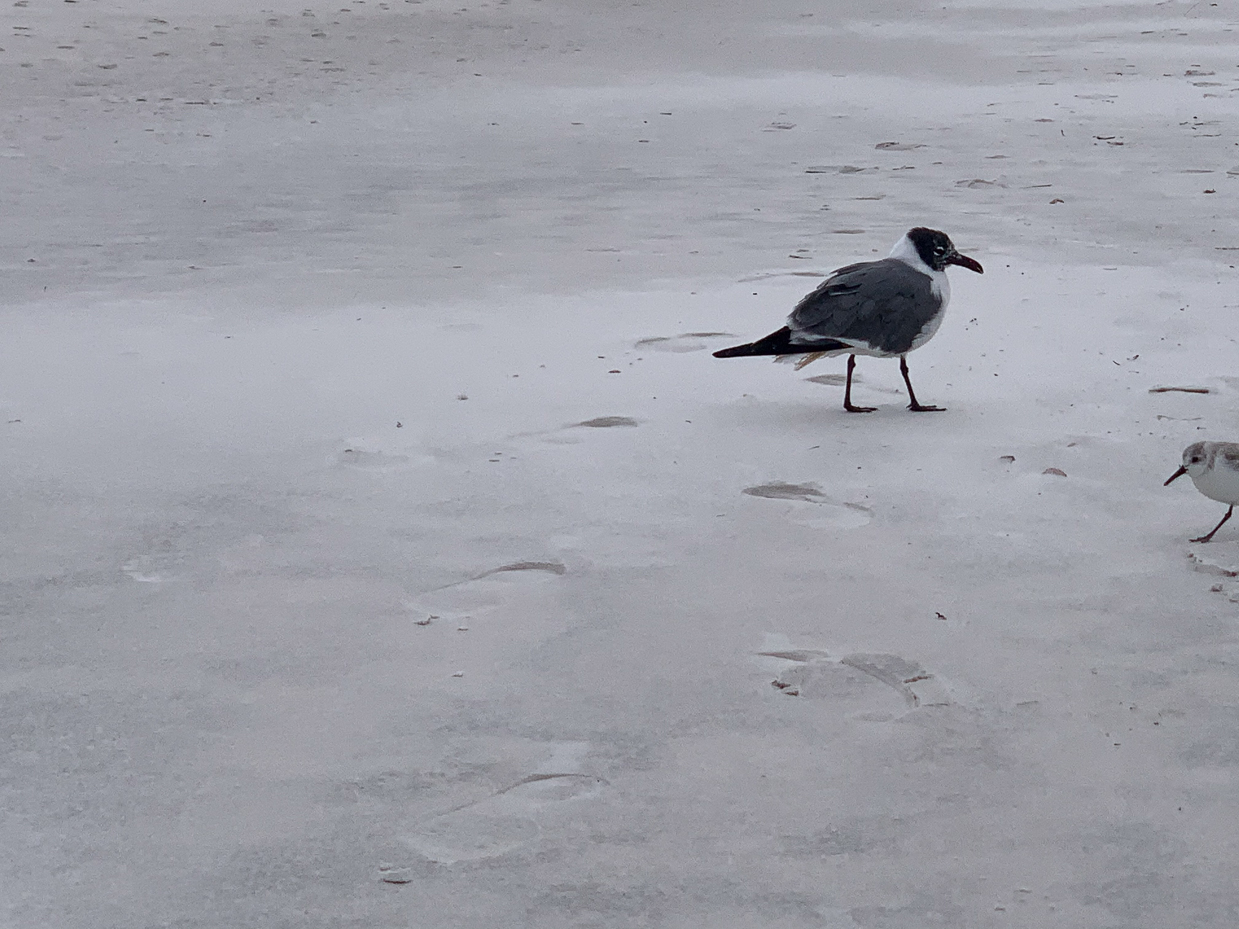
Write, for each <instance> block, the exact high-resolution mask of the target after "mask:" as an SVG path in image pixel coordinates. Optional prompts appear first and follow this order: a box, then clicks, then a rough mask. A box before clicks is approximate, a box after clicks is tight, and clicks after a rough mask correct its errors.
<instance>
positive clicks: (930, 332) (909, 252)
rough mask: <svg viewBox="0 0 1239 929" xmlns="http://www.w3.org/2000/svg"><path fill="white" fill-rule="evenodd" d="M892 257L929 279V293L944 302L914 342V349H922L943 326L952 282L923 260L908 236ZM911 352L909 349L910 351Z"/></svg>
mask: <svg viewBox="0 0 1239 929" xmlns="http://www.w3.org/2000/svg"><path fill="white" fill-rule="evenodd" d="M890 257H891V258H896V259H898V260H899V261H902V262H903V263H904V264H906V265H909V266H910V267H913V268H915V269H916V270H917V271H920V272H921V274H924V275H925V276H926V277H928V278H929V292H930V293H932V294H933V295H934V296H935V297H937V298H938V299H939V300H941V301H942V306H941V307H939V309H938V312H937V314H936V315H935V316H934V318H933V319H931V320H930V321H929V322H928V323H926V324H925V328H924V329H922V330H921V331H920V333H919V334H918V335H917V336H916V338H915V339H913V340H912V348H920V347H921V346H922V345H924V344H925V343H926V342H928V341H929V340H930V339H932V338H933V337H934V333H936V332H937V331H938V327H939V326H941V325H942V318H943V317H944V316H945V315H946V305H947V304H948V303H950V302H951V282H950V280H949V279H948V278H947V276H946V272H945V271H935V270H934V269H933V268H931V267H930V266H929V265H927V264H925V262H924V261H922V260H921V255H920V253H919V252H918V251H917V250H916V246H915V245H913V244H912V240H911V239H909V238H908V237H907V236H906V235H905V236H904V237H903V238H902V239H900V240H899V241H898V242H896V243H895V247H894V248H893V249H891V254H890ZM911 350H912V349H909V351H911Z"/></svg>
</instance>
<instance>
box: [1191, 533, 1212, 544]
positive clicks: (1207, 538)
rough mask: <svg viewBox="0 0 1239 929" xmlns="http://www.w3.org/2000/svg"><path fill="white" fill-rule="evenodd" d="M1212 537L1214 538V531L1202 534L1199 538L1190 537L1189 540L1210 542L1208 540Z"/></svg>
mask: <svg viewBox="0 0 1239 929" xmlns="http://www.w3.org/2000/svg"><path fill="white" fill-rule="evenodd" d="M1212 538H1213V533H1212V532H1210V533H1209V534H1208V535H1202V536H1200V537H1199V538H1196V539H1188V541H1189V542H1208V541H1209V540H1211V539H1212Z"/></svg>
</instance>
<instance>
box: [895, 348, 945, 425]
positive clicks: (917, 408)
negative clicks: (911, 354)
mask: <svg viewBox="0 0 1239 929" xmlns="http://www.w3.org/2000/svg"><path fill="white" fill-rule="evenodd" d="M899 373H900V374H902V375H903V382H904V383H905V384H907V385H908V399H909V400H911V401H912V402H911V403H909V404H908V409H909V410H911V411H912V412H913V413H941V412H943V411H944V410H945V409H946V407H941V406H922V405H921V404H919V403H917V402H916V394H914V393H913V392H912V380H911V379H910V378H909V377H908V359H907V356H906V355H900V356H899Z"/></svg>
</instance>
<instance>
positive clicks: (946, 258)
mask: <svg viewBox="0 0 1239 929" xmlns="http://www.w3.org/2000/svg"><path fill="white" fill-rule="evenodd" d="M906 238H907V240H908V241H909V242H910V243H912V247H913V248H915V249H916V253H917V255H919V256H920V259H921V261H923V262H925V264H926V265H928V266H929V267H930V268H933V269H934V270H935V271H945V270H946V266H947V265H959V266H960V267H962V268H967V269H968V270H969V271H976V272H977V274H984V273H985V272H984V270H983V269H982V267H981V263H980V262H979V261H976V260H975V259H972V258H969V257H968V256H967V255H961V254H960V253H959V252H958V251H956V249H955V243H954V242H952V241H951V238H950V236H948V235H947V234H946V233H945V232H939V231H938V230H937V229H926V228H925V227H924V226H917V227H916V228H915V229H909V230H908V235H907V237H906Z"/></svg>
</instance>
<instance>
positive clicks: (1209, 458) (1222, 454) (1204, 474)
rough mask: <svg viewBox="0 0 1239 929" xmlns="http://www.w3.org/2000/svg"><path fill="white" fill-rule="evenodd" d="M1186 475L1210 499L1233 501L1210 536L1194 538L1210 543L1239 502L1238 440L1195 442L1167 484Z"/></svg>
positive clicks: (1194, 540)
mask: <svg viewBox="0 0 1239 929" xmlns="http://www.w3.org/2000/svg"><path fill="white" fill-rule="evenodd" d="M1185 474H1186V475H1188V476H1189V477H1190V478H1191V479H1192V483H1193V484H1195V485H1196V489H1197V490H1199V491H1200V492H1201V493H1202V494H1204V495H1205V496H1206V497H1208V498H1209V499H1210V500H1216V501H1218V503H1229V504H1230V509H1228V510H1227V511H1226V515H1225V516H1223V517H1222V522H1220V523H1218V524H1217V525H1216V526H1214V527H1213V529H1212V531H1210V532H1209V533H1208V534H1207V535H1202V536H1200V537H1199V538H1196V539H1192V541H1193V542H1208V541H1209V540H1210V539H1212V538H1213V533H1214V532H1217V531H1218V530H1219V529H1221V528H1222V523H1224V522H1226V520H1228V519H1230V514H1231V513H1233V512H1234V511H1235V504H1237V503H1239V445H1236V444H1235V443H1234V442H1193V443H1192V444H1191V445H1189V446H1188V447H1187V448H1185V449H1183V465H1182V466H1181V467H1180V468H1179V470H1178V471H1176V472H1175V473H1174V474H1172V475H1170V477H1168V478H1166V484H1169V483H1170V482H1171V481H1173V480H1177V479H1178V478H1181V477H1182V476H1183V475H1185ZM1166 484H1163V485H1162V486H1163V487H1165V486H1166Z"/></svg>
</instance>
